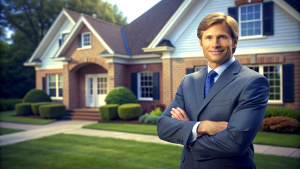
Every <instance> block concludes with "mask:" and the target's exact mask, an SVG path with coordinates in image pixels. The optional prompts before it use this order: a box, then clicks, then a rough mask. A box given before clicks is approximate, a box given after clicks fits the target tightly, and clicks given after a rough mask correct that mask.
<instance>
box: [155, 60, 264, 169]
mask: <svg viewBox="0 0 300 169" xmlns="http://www.w3.org/2000/svg"><path fill="white" fill-rule="evenodd" d="M206 75H207V67H206V68H205V69H204V70H202V71H200V72H195V73H192V74H189V75H186V76H185V77H184V78H183V79H182V81H181V84H180V86H179V87H178V89H177V92H176V95H175V99H174V100H173V102H172V103H171V104H170V106H169V107H168V108H167V109H166V110H165V111H164V113H163V114H162V116H161V117H160V119H159V120H158V123H157V132H158V136H159V137H160V138H161V139H162V140H165V141H168V142H171V143H177V144H182V145H185V146H184V148H183V151H182V156H181V167H180V168H184V169H193V168H195V169H196V168H197V169H202V168H203V169H219V168H235V169H236V168H255V165H254V162H253V155H254V149H253V144H252V141H253V139H254V137H255V136H256V134H257V132H258V131H259V128H260V125H261V123H262V120H263V118H264V114H265V109H266V106H267V102H268V97H269V84H268V81H267V79H266V78H265V77H264V76H262V75H260V74H259V73H257V72H255V71H252V70H250V69H249V68H247V67H245V66H242V65H241V64H240V63H239V61H238V60H236V61H235V62H233V63H232V64H231V65H230V66H229V67H228V68H227V69H226V70H225V71H224V72H223V73H222V75H221V76H220V77H219V79H218V80H217V81H216V83H215V84H214V85H213V86H212V88H211V89H210V91H209V93H208V94H207V97H206V98H204V84H205V78H206ZM176 107H180V108H182V109H183V110H185V111H186V113H187V115H188V116H189V118H190V120H191V121H181V120H177V119H173V118H171V114H170V112H171V109H172V108H176ZM203 120H211V121H227V122H228V127H227V129H226V130H224V131H222V132H220V133H218V134H216V135H213V136H209V135H202V136H201V137H199V138H198V139H197V140H196V141H195V142H194V143H193V145H192V146H191V148H188V147H187V146H186V145H187V144H188V139H189V136H190V134H191V131H192V128H193V126H194V124H195V123H196V122H197V121H203Z"/></svg>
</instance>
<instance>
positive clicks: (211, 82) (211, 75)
mask: <svg viewBox="0 0 300 169" xmlns="http://www.w3.org/2000/svg"><path fill="white" fill-rule="evenodd" d="M217 75H218V73H216V72H215V71H214V70H211V71H210V72H209V74H208V75H207V77H206V80H205V97H206V95H207V93H208V91H209V90H210V88H211V87H212V86H213V85H214V83H215V81H214V79H215V77H216V76H217Z"/></svg>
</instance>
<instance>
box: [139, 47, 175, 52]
mask: <svg viewBox="0 0 300 169" xmlns="http://www.w3.org/2000/svg"><path fill="white" fill-rule="evenodd" d="M142 49H143V51H144V52H165V51H171V52H172V51H174V50H175V48H174V47H170V46H159V47H153V48H142Z"/></svg>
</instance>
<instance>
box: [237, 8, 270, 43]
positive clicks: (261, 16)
mask: <svg viewBox="0 0 300 169" xmlns="http://www.w3.org/2000/svg"><path fill="white" fill-rule="evenodd" d="M256 4H260V18H261V19H260V21H261V35H255V36H242V21H241V18H242V16H241V8H242V7H244V6H254V5H256ZM238 13H239V30H240V31H239V40H249V39H262V38H266V36H264V35H263V34H264V31H263V4H262V3H254V4H248V5H242V6H239V12H238ZM254 21H258V20H253V21H251V22H254ZM244 22H245V21H244ZM244 22H243V23H244Z"/></svg>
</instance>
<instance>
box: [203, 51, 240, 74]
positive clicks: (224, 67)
mask: <svg viewBox="0 0 300 169" xmlns="http://www.w3.org/2000/svg"><path fill="white" fill-rule="evenodd" d="M234 61H235V57H234V56H232V57H231V59H230V60H228V61H227V62H226V63H224V64H222V65H221V66H219V67H217V68H216V69H215V72H217V73H218V76H221V74H222V73H223V72H224V70H225V69H226V68H227V67H228V66H229V65H231V63H233V62H234ZM207 70H208V72H207V73H209V72H210V71H211V70H212V69H211V68H210V66H209V64H208V69H207Z"/></svg>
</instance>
